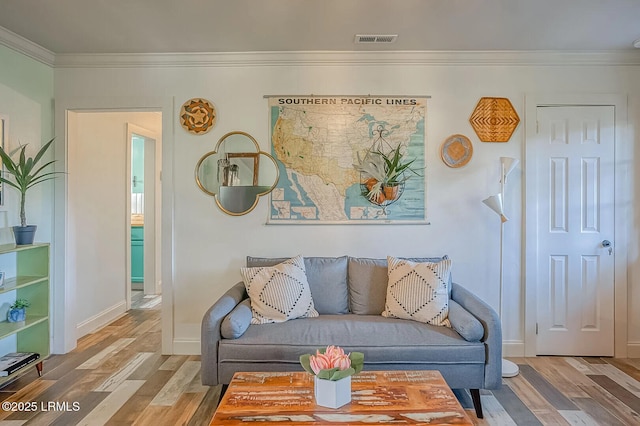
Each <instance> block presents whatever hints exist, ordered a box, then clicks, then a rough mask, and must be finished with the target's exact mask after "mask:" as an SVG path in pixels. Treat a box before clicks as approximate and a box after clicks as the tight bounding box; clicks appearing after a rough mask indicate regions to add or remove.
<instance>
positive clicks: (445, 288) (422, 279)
mask: <svg viewBox="0 0 640 426" xmlns="http://www.w3.org/2000/svg"><path fill="white" fill-rule="evenodd" d="M387 263H388V265H389V266H388V269H389V284H388V286H387V297H386V301H385V310H384V312H382V316H385V317H392V318H402V319H407V320H414V321H420V322H425V323H428V324H432V325H442V326H447V327H450V326H451V324H450V323H449V320H448V318H447V317H448V316H449V276H450V274H451V260H450V259H446V260H441V261H440V262H437V263H434V262H411V261H409V260H405V259H398V258H395V257H391V256H389V257H388V258H387Z"/></svg>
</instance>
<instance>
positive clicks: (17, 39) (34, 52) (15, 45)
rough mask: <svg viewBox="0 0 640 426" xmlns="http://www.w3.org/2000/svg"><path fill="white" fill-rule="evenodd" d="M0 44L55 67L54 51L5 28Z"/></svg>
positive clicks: (1, 31) (1, 29)
mask: <svg viewBox="0 0 640 426" xmlns="http://www.w3.org/2000/svg"><path fill="white" fill-rule="evenodd" d="M0 44H1V45H3V46H6V47H8V48H9V49H12V50H15V51H16V52H18V53H22V54H23V55H25V56H28V57H29V58H31V59H35V60H36V61H38V62H41V63H43V64H45V65H48V66H50V67H53V66H54V62H55V56H56V55H55V54H54V53H53V52H52V51H50V50H48V49H45V48H44V47H42V46H40V45H39V44H36V43H34V42H32V41H30V40H27V39H26V38H24V37H22V36H20V35H18V34H16V33H14V32H12V31H9V30H8V29H6V28H4V27H0Z"/></svg>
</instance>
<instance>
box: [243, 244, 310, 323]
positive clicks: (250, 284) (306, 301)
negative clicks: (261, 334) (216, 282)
mask: <svg viewBox="0 0 640 426" xmlns="http://www.w3.org/2000/svg"><path fill="white" fill-rule="evenodd" d="M240 273H241V274H242V278H243V279H244V285H245V287H246V289H247V294H249V298H250V299H251V312H252V314H253V317H252V318H251V324H268V323H274V322H285V321H288V320H290V319H295V318H307V317H317V316H318V311H316V310H315V308H314V306H313V299H312V298H311V290H310V289H309V283H308V282H307V274H306V271H305V268H304V259H303V257H302V256H296V257H294V258H291V259H288V260H285V261H284V262H282V263H279V264H277V265H275V266H264V267H255V268H240Z"/></svg>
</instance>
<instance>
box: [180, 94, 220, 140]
mask: <svg viewBox="0 0 640 426" xmlns="http://www.w3.org/2000/svg"><path fill="white" fill-rule="evenodd" d="M216 118H217V113H216V107H214V106H213V104H212V103H211V102H209V101H208V100H206V99H203V98H193V99H189V100H188V101H187V102H185V103H184V104H183V105H182V108H180V125H182V128H184V129H185V130H186V131H187V132H189V133H194V134H196V135H204V134H205V133H207V132H209V130H211V129H212V128H213V126H215V124H216Z"/></svg>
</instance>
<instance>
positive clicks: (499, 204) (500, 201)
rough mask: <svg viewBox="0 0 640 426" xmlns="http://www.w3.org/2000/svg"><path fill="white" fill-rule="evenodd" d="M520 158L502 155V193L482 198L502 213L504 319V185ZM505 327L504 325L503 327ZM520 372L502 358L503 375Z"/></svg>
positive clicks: (501, 283)
mask: <svg viewBox="0 0 640 426" xmlns="http://www.w3.org/2000/svg"><path fill="white" fill-rule="evenodd" d="M518 162H519V161H518V160H517V159H515V158H511V157H500V165H501V176H500V193H499V194H496V195H492V196H490V197H489V198H487V199H485V200H482V202H483V203H484V204H486V205H487V206H488V207H489V208H490V209H491V210H493V211H494V212H496V213H497V214H498V215H500V304H499V306H498V316H499V317H500V321H502V292H503V288H504V272H503V256H502V249H503V246H504V223H505V222H506V221H507V220H509V219H508V218H507V217H506V216H505V215H504V186H505V184H506V183H507V176H509V173H511V172H512V171H513V169H515V168H516V166H517V165H518ZM503 329H504V327H503ZM519 372H520V369H519V368H518V365H517V364H515V363H513V362H511V361H509V360H506V359H504V358H503V359H502V377H514V376H517V375H518V373H519Z"/></svg>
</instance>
